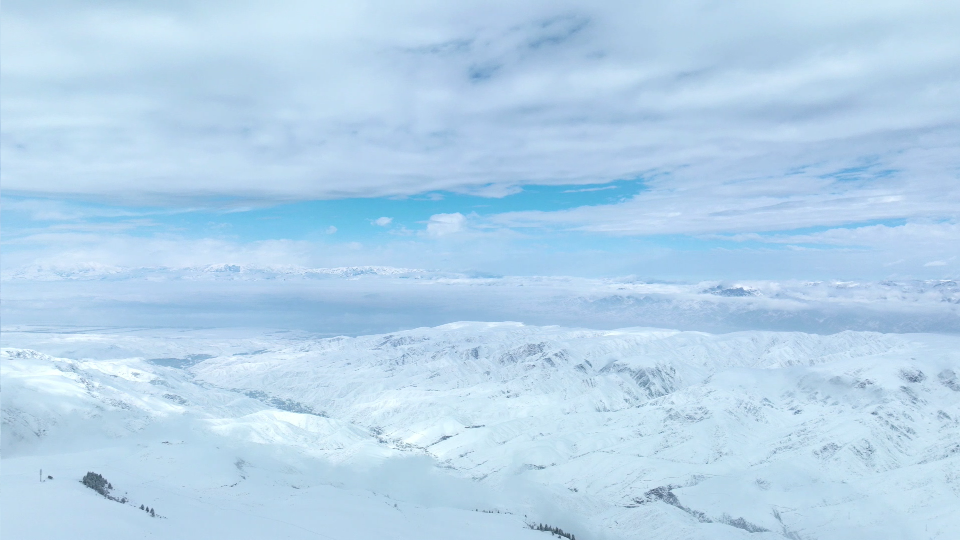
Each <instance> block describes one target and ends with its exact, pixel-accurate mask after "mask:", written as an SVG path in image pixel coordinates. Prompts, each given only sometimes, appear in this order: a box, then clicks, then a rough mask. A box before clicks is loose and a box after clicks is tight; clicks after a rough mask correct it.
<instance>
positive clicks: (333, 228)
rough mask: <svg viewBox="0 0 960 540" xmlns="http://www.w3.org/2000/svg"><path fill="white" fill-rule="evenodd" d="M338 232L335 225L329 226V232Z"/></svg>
mask: <svg viewBox="0 0 960 540" xmlns="http://www.w3.org/2000/svg"><path fill="white" fill-rule="evenodd" d="M336 232H337V228H336V227H334V226H333V225H331V226H329V227H327V234H334V233H336Z"/></svg>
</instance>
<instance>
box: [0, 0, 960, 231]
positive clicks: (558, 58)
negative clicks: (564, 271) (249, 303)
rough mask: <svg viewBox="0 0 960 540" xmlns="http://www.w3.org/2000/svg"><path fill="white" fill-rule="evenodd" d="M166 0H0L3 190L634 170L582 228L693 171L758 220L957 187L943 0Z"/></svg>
mask: <svg viewBox="0 0 960 540" xmlns="http://www.w3.org/2000/svg"><path fill="white" fill-rule="evenodd" d="M184 5H185V4H181V3H175V2H174V3H149V4H144V3H135V4H129V5H127V4H125V5H124V6H123V7H118V6H117V5H114V4H112V3H107V4H103V3H61V4H58V9H56V10H50V9H47V8H45V7H43V6H42V5H41V4H39V3H35V2H22V3H13V4H11V5H5V7H4V17H3V19H2V20H0V25H2V32H0V34H2V35H3V45H4V46H3V47H2V62H0V69H2V77H3V80H4V85H3V89H2V92H3V96H2V97H3V99H2V100H0V114H2V117H3V119H4V121H3V125H2V128H0V129H2V137H0V152H2V160H3V163H4V167H3V170H2V181H3V184H4V188H5V190H6V192H7V193H17V192H19V193H35V194H46V195H55V196H57V195H64V194H68V195H69V194H72V195H82V196H99V197H113V198H121V199H124V200H129V201H141V202H149V203H156V202H157V201H163V202H165V203H171V204H194V203H195V201H196V200H197V199H204V198H207V197H211V198H213V199H216V198H217V197H222V196H227V197H235V198H249V199H272V200H278V199H283V200H289V199H302V198H331V197H345V196H364V197H368V196H391V195H404V194H412V193H423V192H425V191H430V190H455V191H462V192H473V193H482V194H488V195H496V196H500V195H503V194H507V193H510V192H511V191H513V190H515V189H516V186H517V185H518V184H520V183H543V184H551V183H552V184H561V183H574V182H581V183H598V182H604V181H608V180H612V179H618V178H627V177H637V176H643V177H645V179H646V180H647V181H648V183H650V184H651V187H652V188H653V191H652V192H653V193H655V195H656V196H651V197H649V198H646V199H643V200H642V201H641V203H644V204H639V203H638V205H637V206H636V207H634V208H632V209H629V212H630V213H631V214H638V213H639V214H641V216H640V220H639V221H640V224H639V226H638V227H634V226H633V225H631V224H630V223H629V219H627V218H624V217H621V218H619V221H617V222H616V223H600V224H598V225H596V226H595V227H593V228H596V229H599V230H619V229H623V228H626V229H630V230H633V229H636V228H640V229H657V222H658V221H661V220H665V219H666V218H664V217H658V216H667V215H668V214H669V213H670V212H674V211H679V212H681V213H682V212H684V211H685V210H687V209H689V208H690V207H691V206H693V205H694V204H695V203H697V202H698V195H700V194H704V193H705V194H708V196H709V197H710V198H711V199H712V200H714V201H715V202H716V204H715V205H711V206H716V208H715V209H714V211H715V212H730V211H732V210H734V209H735V208H737V204H736V201H738V200H740V197H741V195H742V193H743V192H744V191H745V190H748V189H754V191H755V192H754V193H753V196H754V197H755V201H754V202H755V203H762V202H763V201H764V200H767V199H765V198H764V196H763V195H762V194H763V192H765V191H770V192H772V193H771V195H770V197H769V198H768V199H769V202H770V209H769V211H767V212H761V211H760V210H761V209H762V208H763V207H762V206H758V207H753V208H752V209H751V208H750V207H748V208H747V210H748V211H750V212H752V215H753V216H754V219H755V220H756V221H763V222H764V223H769V222H775V221H776V220H777V216H778V215H781V214H780V213H779V212H778V211H777V210H776V208H775V207H773V206H772V205H776V204H786V205H794V206H795V207H802V206H813V207H816V205H817V204H818V203H819V202H820V201H819V199H817V198H815V197H809V196H808V192H809V191H810V190H811V189H813V190H818V191H819V192H820V193H825V192H829V193H831V194H832V195H833V197H832V199H830V202H831V205H832V208H834V210H835V212H836V213H839V214H841V215H845V214H848V213H858V212H859V209H860V206H861V205H863V204H864V201H865V199H864V198H863V197H862V196H861V195H862V194H863V193H862V189H863V184H871V183H875V184H876V185H878V186H879V189H878V193H882V194H884V195H885V196H900V195H904V194H905V195H907V196H908V198H907V199H905V200H906V202H907V206H911V205H912V208H914V209H913V210H911V211H912V212H916V211H923V208H924V205H930V206H931V210H930V211H931V212H932V211H936V210H937V208H939V207H938V206H937V205H938V201H939V200H941V199H943V200H944V202H943V204H944V205H946V204H953V205H954V207H956V204H957V200H956V197H957V195H956V192H955V191H956V190H953V189H952V186H954V185H955V184H956V173H955V171H956V170H957V166H958V158H957V154H956V152H955V148H957V146H958V144H960V130H958V125H960V100H957V98H956V96H957V95H960V71H958V70H957V68H956V66H957V65H960V62H958V60H960V33H958V32H956V28H957V27H960V4H957V3H956V2H926V3H923V2H920V3H918V2H915V1H912V0H895V1H891V2H884V3H882V4H877V3H876V2H872V1H868V0H862V1H850V2H833V1H827V0H819V1H817V0H814V1H812V2H802V3H801V2H786V3H785V2H765V1H760V0H748V1H744V2H735V3H730V2H727V3H718V4H712V5H710V6H709V7H705V5H703V4H702V3H700V2H695V1H692V0H690V1H686V0H681V1H679V2H668V3H655V2H625V1H624V2H601V3H597V2H570V3H563V4H562V5H558V4H557V3H556V2H549V1H546V0H543V1H534V2H522V3H516V2H494V3H490V2H452V3H451V2H430V1H428V2H417V3H397V2H373V3H346V4H343V3H341V4H335V3H316V2H284V3H282V4H277V3H275V2H245V3H243V4H242V5H240V6H238V5H236V4H234V3H225V2H204V3H203V5H202V6H200V7H197V6H192V7H190V8H189V9H187V8H184V7H183V6H184ZM307 58H309V61H307V60H305V59H307ZM331 73H336V74H337V76H335V77H333V76H331V75H330V74H331ZM157 81H162V82H163V84H158V83H157ZM170 156H177V159H170ZM864 159H866V160H868V161H869V160H872V161H871V162H870V163H868V164H867V165H869V167H866V168H865V169H863V170H859V169H858V168H862V167H863V166H864V163H863V160H864ZM65 171H68V172H69V174H64V172H65ZM832 173H836V174H835V176H839V177H842V178H843V180H844V181H843V182H837V181H834V178H833V177H829V176H828V177H825V178H821V176H824V175H830V174H832ZM266 179H270V181H265V180H266ZM751 179H753V180H757V179H759V181H757V182H755V184H756V185H754V186H747V185H744V182H745V181H748V180H751ZM748 183H749V182H748ZM805 186H808V187H805ZM926 188H929V189H926ZM858 190H860V191H858ZM848 192H851V193H853V194H854V196H852V197H849V198H848V197H845V195H846V194H847V193H848ZM938 192H939V194H940V197H935V196H933V194H934V193H938ZM868 202H869V201H868ZM874 204H875V203H869V204H868V206H869V205H874ZM876 204H879V203H876ZM651 205H652V206H651ZM658 205H659V206H658ZM888 206H891V207H893V206H895V205H894V204H893V203H890V205H888ZM941 206H942V205H941ZM675 207H676V208H675ZM917 209H919V210H917ZM644 213H648V214H650V215H647V216H646V217H644V216H643V215H642V214H644ZM794 213H796V212H794ZM859 213H867V214H869V213H870V212H859ZM874 213H877V212H874ZM879 213H887V214H889V213H896V212H894V211H892V210H891V211H888V212H886V211H885V212H879ZM761 214H763V215H761ZM821 214H823V212H821ZM784 215H787V216H788V217H792V216H790V214H784ZM714 217H717V216H714ZM733 219H734V218H733V217H730V216H729V215H728V216H727V217H726V218H722V215H721V216H720V217H717V220H718V221H719V222H721V223H722V222H724V220H733ZM736 219H738V220H741V221H742V220H745V219H746V218H745V217H743V216H741V217H740V218H736ZM650 221H653V222H654V223H652V225H651V224H650V223H646V224H645V222H650ZM681 221H682V220H681ZM794 221H796V222H808V221H809V220H806V221H805V220H803V219H800V218H799V217H797V218H796V219H795V220H794ZM578 226H584V227H589V223H588V224H586V225H578ZM764 226H765V227H766V225H764ZM767 228H769V227H767ZM665 229H669V227H665ZM693 229H696V230H705V229H704V228H703V227H693ZM715 229H716V227H714V230H715ZM725 230H729V229H725Z"/></svg>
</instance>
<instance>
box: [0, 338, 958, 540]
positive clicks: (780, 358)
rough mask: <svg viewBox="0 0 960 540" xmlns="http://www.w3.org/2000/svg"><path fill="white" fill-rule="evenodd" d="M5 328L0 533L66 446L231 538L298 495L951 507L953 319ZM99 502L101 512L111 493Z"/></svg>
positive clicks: (651, 520) (499, 522) (786, 523)
mask: <svg viewBox="0 0 960 540" xmlns="http://www.w3.org/2000/svg"><path fill="white" fill-rule="evenodd" d="M3 339H4V345H5V346H7V348H5V349H4V351H3V357H2V368H3V430H2V436H3V455H4V467H3V475H4V477H3V478H4V487H5V489H4V490H3V498H4V500H3V503H4V504H3V507H4V514H5V515H4V519H3V526H4V529H5V530H10V529H8V527H14V530H29V529H27V528H23V529H16V527H28V524H25V523H23V522H22V520H21V519H20V518H18V516H17V514H16V513H12V512H11V511H10V510H9V509H10V508H18V505H22V504H27V503H28V502H29V501H35V502H38V503H39V501H43V500H47V499H45V497H53V496H55V497H64V499H63V500H64V501H68V500H69V501H81V500H83V501H88V500H89V498H91V497H95V494H92V492H90V493H85V492H84V490H83V489H81V488H82V486H80V484H79V483H77V482H76V481H75V480H77V479H79V476H77V475H78V474H79V475H81V476H82V474H83V473H84V472H86V470H87V469H90V470H96V471H97V472H100V473H102V474H104V476H106V477H107V478H109V479H110V480H111V481H112V482H114V483H115V484H117V485H118V486H120V487H122V488H123V489H126V490H128V491H129V495H128V497H129V498H130V500H131V501H132V502H133V503H134V504H140V503H141V499H145V498H150V500H156V501H157V502H156V503H155V504H156V507H157V508H158V509H159V510H160V511H161V514H164V516H165V518H166V519H164V520H162V521H157V522H150V525H148V526H146V528H144V529H143V530H147V531H154V532H155V534H157V535H158V537H162V534H161V532H162V531H166V532H163V534H173V533H174V532H176V534H178V535H180V536H178V537H187V536H183V534H185V532H184V531H188V530H191V531H192V530H193V529H190V528H189V527H187V524H193V523H194V522H195V521H196V519H197V515H199V514H200V513H202V512H203V511H204V509H205V508H208V506H209V508H218V509H219V510H217V511H216V512H213V513H212V514H210V515H209V516H207V522H206V523H207V524H206V525H204V526H208V527H215V526H216V525H215V524H216V523H218V522H219V521H222V520H227V521H229V520H230V519H231V518H230V517H229V516H231V515H234V514H232V513H231V512H233V513H237V514H244V516H245V517H244V518H243V519H241V520H240V521H237V522H236V523H240V524H241V525H242V524H243V523H248V522H249V525H248V526H239V525H238V526H235V527H234V525H235V524H236V523H234V524H231V525H230V526H231V527H234V529H236V531H237V535H238V536H237V537H256V535H255V534H254V533H253V531H262V530H263V527H265V526H267V525H266V523H267V522H266V521H263V520H260V518H258V517H256V516H267V515H271V516H282V518H278V519H282V520H283V521H284V522H285V523H286V525H284V526H283V527H286V528H284V529H283V531H285V532H284V534H287V532H286V531H291V532H289V535H291V536H290V537H305V538H311V537H314V536H310V535H309V534H307V533H304V532H302V530H301V529H307V530H310V531H318V529H317V526H318V523H319V522H318V521H317V519H320V518H316V517H310V516H311V515H314V514H315V516H323V519H322V520H321V521H323V522H325V523H326V522H329V523H331V525H330V527H331V528H330V529H324V530H323V531H320V532H322V533H323V535H325V537H328V538H344V539H345V538H363V537H367V536H370V537H374V536H377V534H382V530H381V529H377V526H378V525H377V524H385V525H384V526H385V527H387V530H392V531H400V533H397V534H394V535H389V536H391V537H394V536H395V537H409V538H433V537H438V538H439V537H449V536H444V535H449V534H450V533H449V530H450V529H449V528H447V525H444V526H443V527H441V526H440V525H441V524H454V523H464V524H467V523H468V522H469V525H468V526H466V527H461V528H459V529H456V530H457V531H458V533H457V534H463V537H465V538H466V537H473V536H471V535H479V536H476V537H478V538H479V537H481V536H483V537H489V536H488V535H491V534H492V535H496V536H497V537H501V538H504V537H506V538H512V537H517V538H527V537H530V538H546V537H545V536H542V535H545V534H548V533H543V532H539V531H531V530H529V529H525V528H524V526H525V525H524V523H549V524H552V525H556V526H560V527H562V528H563V529H565V530H567V531H570V532H572V533H574V534H576V535H577V537H578V538H586V539H589V538H602V537H607V538H644V539H668V538H678V539H679V538H684V539H691V538H693V539H696V538H703V539H708V538H709V539H717V538H721V539H722V538H753V539H763V538H790V539H823V540H827V539H847V538H891V539H893V538H897V539H900V538H903V539H914V538H915V539H927V538H951V537H952V535H953V534H954V532H955V531H956V530H957V527H958V526H960V518H958V517H957V514H956V512H955V510H956V508H957V507H958V505H960V352H958V351H960V338H958V337H956V336H944V335H933V334H902V335H894V334H878V333H869V332H842V333H839V334H834V335H813V334H804V333H778V332H757V331H752V332H738V333H732V334H705V333H699V332H679V331H671V330H656V329H624V330H615V331H596V330H577V329H565V328H560V327H532V326H524V325H521V324H518V323H456V324H448V325H444V326H441V327H436V328H422V329H416V330H410V331H404V332H398V333H392V334H383V335H371V336H362V337H355V338H348V337H339V338H326V339H320V338H316V337H313V336H311V335H309V334H302V333H273V334H261V335H258V336H256V337H248V336H242V335H239V334H238V333H237V332H233V333H227V332H199V331H192V332H187V331H178V332H173V331H170V332H158V331H138V332H135V331H125V332H104V331H94V330H88V331H83V332H71V333H65V332H62V331H44V332H37V331H33V332H5V333H4V336H3ZM40 467H43V468H44V469H45V470H54V469H62V470H64V471H67V472H66V475H67V478H64V481H63V483H62V485H63V486H67V487H63V488H60V487H59V486H61V484H58V483H57V482H60V476H62V475H61V474H60V473H57V480H54V481H53V483H50V482H45V483H43V484H40V483H39V482H37V480H36V474H37V473H36V469H39V468H40ZM28 474H29V480H30V482H28V481H27V479H28V476H27V475H28ZM74 476H76V477H77V478H73V477H74ZM75 484H76V486H80V487H76V486H75ZM8 486H16V487H15V489H11V488H10V487H8ZM54 486H56V487H54ZM56 490H61V491H62V492H61V491H56ZM64 490H66V491H64ZM68 492H69V493H68ZM374 492H375V493H376V494H374ZM21 493H24V494H26V495H21ZM50 493H59V494H58V495H49V494H50ZM84 497H86V498H84ZM350 497H352V498H350ZM385 497H388V498H385ZM345 498H350V499H349V500H350V501H352V503H351V504H352V506H351V505H347V504H346V503H343V501H344V500H347V499H345ZM71 504H73V503H71ZM77 504H81V503H80V502H77ZM82 504H87V503H82ZM98 504H99V506H97V507H96V508H97V509H96V511H95V513H94V514H92V515H98V516H99V515H102V516H104V518H106V516H108V515H109V516H114V515H119V513H120V512H121V511H127V510H128V508H126V507H123V505H119V504H117V503H115V502H112V501H107V500H105V499H102V500H101V501H98ZM393 504H397V505H398V506H397V508H393V507H392V505H393ZM338 505H339V506H338ZM346 506H350V508H351V509H349V510H347V509H345V508H346ZM281 507H282V508H283V509H284V510H280V508H281ZM306 507H309V508H311V509H313V510H312V512H313V513H314V514H311V512H300V511H294V510H291V509H292V508H306ZM84 508H86V506H85V507H84ZM384 508H386V509H387V510H390V511H391V512H393V513H390V512H387V513H384V511H383V509H384ZM474 509H476V510H487V511H493V512H494V513H493V514H487V513H484V512H473V511H472V510H474ZM497 511H499V512H500V513H499V514H497V513H496V512H497ZM508 512H509V513H508ZM131 515H135V516H136V518H135V519H141V517H142V516H140V514H137V513H136V512H135V513H134V514H131ZM347 515H349V516H356V517H357V519H356V521H358V523H354V524H352V525H351V519H349V518H348V517H344V516H347ZM341 518H342V519H341ZM368 518H369V519H368ZM117 519H121V521H122V520H123V519H126V518H117ZM131 519H134V518H131ZM144 519H145V518H144ZM311 520H313V521H311ZM370 520H372V521H370ZM428 522H429V523H430V525H428ZM124 523H126V522H124ZM154 523H160V525H154ZM334 523H335V525H334ZM193 526H194V525H190V527H193ZM150 527H157V528H153V529H151V528H150ZM177 527H180V528H177ZM297 527H300V528H301V529H298V528H297ZM403 527H406V528H405V529H404V528H403ZM430 527H433V528H430ZM454 528H455V526H454ZM138 530H139V529H138ZM466 530H469V532H463V531H466ZM244 531H247V532H249V534H247V532H244ZM292 531H300V532H292ZM408 531H409V532H408ZM151 534H154V533H151ZM244 534H247V536H244ZM297 534H300V535H301V536H296V535H297ZM537 535H541V536H537ZM453 536H455V535H453ZM144 537H149V536H146V535H144ZM259 537H263V536H262V535H261V536H259ZM277 537H280V536H277ZM380 537H382V536H380Z"/></svg>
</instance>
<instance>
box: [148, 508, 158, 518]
mask: <svg viewBox="0 0 960 540" xmlns="http://www.w3.org/2000/svg"><path fill="white" fill-rule="evenodd" d="M150 517H157V515H156V514H154V513H153V508H151V509H150Z"/></svg>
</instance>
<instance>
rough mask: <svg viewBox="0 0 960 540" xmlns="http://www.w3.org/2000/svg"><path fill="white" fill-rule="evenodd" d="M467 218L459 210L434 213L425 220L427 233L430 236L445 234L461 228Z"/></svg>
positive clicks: (455, 231) (458, 230)
mask: <svg viewBox="0 0 960 540" xmlns="http://www.w3.org/2000/svg"><path fill="white" fill-rule="evenodd" d="M466 223H467V218H466V216H464V215H463V214H461V213H460V212H455V213H453V214H434V215H432V216H430V220H429V221H427V234H429V235H431V236H445V235H448V234H453V233H457V232H460V231H462V230H463V227H464V225H466Z"/></svg>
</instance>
